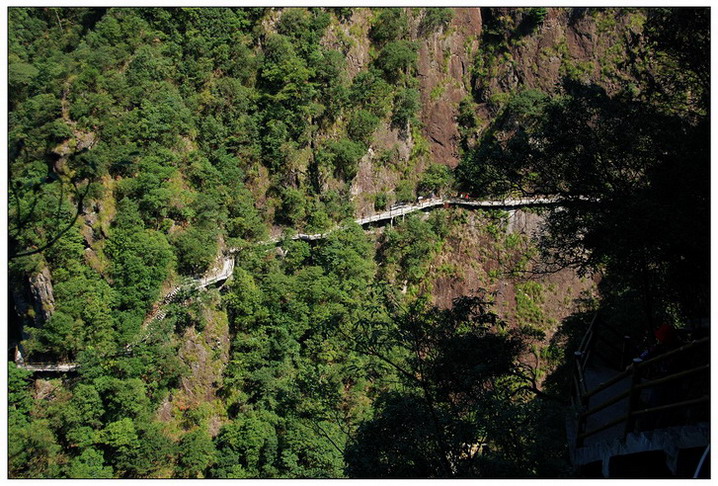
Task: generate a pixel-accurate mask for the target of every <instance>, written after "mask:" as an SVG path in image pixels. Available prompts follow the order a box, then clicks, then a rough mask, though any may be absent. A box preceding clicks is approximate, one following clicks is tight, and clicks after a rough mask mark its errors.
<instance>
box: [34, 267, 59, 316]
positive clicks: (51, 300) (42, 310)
mask: <svg viewBox="0 0 718 486" xmlns="http://www.w3.org/2000/svg"><path fill="white" fill-rule="evenodd" d="M30 292H31V293H32V299H33V307H34V308H35V324H36V325H37V326H41V325H42V324H44V323H45V322H46V321H47V320H48V319H49V318H50V316H51V315H52V313H53V312H54V311H55V296H54V292H53V289H52V275H50V269H49V268H47V267H44V268H43V269H42V270H41V271H40V272H38V273H36V274H34V275H32V276H31V277H30Z"/></svg>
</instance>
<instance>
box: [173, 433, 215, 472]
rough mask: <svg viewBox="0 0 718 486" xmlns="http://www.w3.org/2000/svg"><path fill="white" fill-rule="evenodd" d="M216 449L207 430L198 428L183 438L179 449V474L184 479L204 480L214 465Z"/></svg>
mask: <svg viewBox="0 0 718 486" xmlns="http://www.w3.org/2000/svg"><path fill="white" fill-rule="evenodd" d="M215 454H216V451H215V448H214V444H213V443H212V438H211V437H210V436H209V432H208V431H207V429H206V428H202V427H200V428H198V429H195V430H193V431H191V432H188V433H187V434H185V435H184V436H182V440H181V441H180V443H179V449H178V456H179V461H178V466H179V469H178V471H177V474H178V476H179V477H183V478H202V477H204V472H205V471H206V470H207V469H208V468H209V467H210V466H211V465H212V464H213V463H214V460H215V459H214V458H215Z"/></svg>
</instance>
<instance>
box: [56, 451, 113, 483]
mask: <svg viewBox="0 0 718 486" xmlns="http://www.w3.org/2000/svg"><path fill="white" fill-rule="evenodd" d="M67 475H68V476H69V477H71V478H78V479H108V478H112V477H113V473H112V468H111V467H110V466H105V458H104V457H103V456H102V453H101V452H100V451H98V450H97V449H93V448H87V449H85V450H83V451H82V454H80V455H79V456H77V457H74V458H72V461H71V462H70V467H69V469H68V471H67Z"/></svg>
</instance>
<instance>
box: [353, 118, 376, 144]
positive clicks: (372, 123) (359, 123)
mask: <svg viewBox="0 0 718 486" xmlns="http://www.w3.org/2000/svg"><path fill="white" fill-rule="evenodd" d="M378 125H379V118H378V117H377V116H375V115H374V114H372V113H371V112H369V111H366V110H358V111H356V112H355V113H354V114H353V115H352V117H351V119H350V120H349V124H348V125H347V135H349V138H351V139H352V140H354V141H355V142H362V143H364V144H366V145H369V144H370V143H371V137H372V134H373V133H374V130H376V128H377V126H378Z"/></svg>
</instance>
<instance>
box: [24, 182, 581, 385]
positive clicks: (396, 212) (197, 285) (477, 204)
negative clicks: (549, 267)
mask: <svg viewBox="0 0 718 486" xmlns="http://www.w3.org/2000/svg"><path fill="white" fill-rule="evenodd" d="M575 200H579V201H589V200H590V199H589V198H587V197H584V196H579V197H576V198H575ZM565 202H567V200H566V199H564V198H562V197H560V196H557V195H543V196H532V197H523V198H505V199H473V198H469V197H433V198H429V199H423V200H420V201H417V202H416V203H415V204H405V205H395V206H392V208H390V209H389V210H388V211H384V212H381V213H378V214H375V215H373V216H368V217H366V218H357V219H355V220H354V221H355V222H356V223H357V224H359V225H360V226H367V225H371V224H382V223H385V222H390V221H392V220H393V219H395V218H398V217H402V216H404V215H406V214H410V213H414V212H416V211H425V210H427V211H431V210H434V209H437V208H442V207H464V208H468V209H518V208H526V207H542V206H557V205H560V204H562V203H565ZM340 228H341V226H336V227H335V228H332V229H330V230H329V231H326V232H324V233H315V234H306V233H297V234H295V235H293V236H291V237H290V238H291V239H292V240H304V241H316V240H321V239H324V238H326V237H327V236H329V235H330V234H331V233H332V232H334V231H336V230H338V229H340ZM282 239H284V238H283V237H280V236H275V237H273V238H270V239H268V240H264V241H260V242H258V243H257V244H259V245H263V244H264V245H267V244H277V243H279V242H280V241H281V240H282ZM238 251H239V249H238V248H230V249H229V250H228V252H227V254H226V255H225V256H224V258H223V259H222V265H221V266H220V267H218V268H214V269H211V270H210V271H209V272H208V273H206V274H205V275H204V276H202V277H199V278H196V279H194V280H192V281H190V282H188V283H184V284H181V285H178V286H176V287H174V288H172V289H171V290H170V291H169V292H168V293H167V294H166V295H165V296H164V297H163V298H162V300H161V301H160V302H159V303H158V304H157V305H155V306H154V307H153V309H152V311H151V312H150V314H149V315H148V316H147V318H146V319H145V322H144V324H143V325H142V330H141V332H142V334H141V335H140V337H139V338H138V339H137V340H136V341H135V343H138V342H142V341H143V340H145V339H146V338H147V335H148V333H147V332H146V331H147V327H148V326H149V324H150V323H151V322H152V321H154V320H158V319H164V318H165V317H166V316H167V312H166V310H165V309H164V306H165V305H167V304H169V303H171V302H173V301H174V300H175V298H176V297H177V295H178V294H179V293H180V292H181V291H183V290H184V291H188V292H193V291H197V290H202V289H204V288H207V287H209V286H211V285H214V284H216V283H219V282H224V281H226V280H227V279H229V278H230V277H231V276H232V274H233V273H234V258H235V257H234V255H235V254H236V253H237V252H238ZM131 348H132V344H128V346H127V350H131ZM17 363H18V366H19V367H21V368H24V369H26V370H28V371H44V372H53V371H54V372H67V371H73V370H75V369H76V368H77V364H76V363H25V362H24V361H22V358H20V360H18V361H17Z"/></svg>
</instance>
